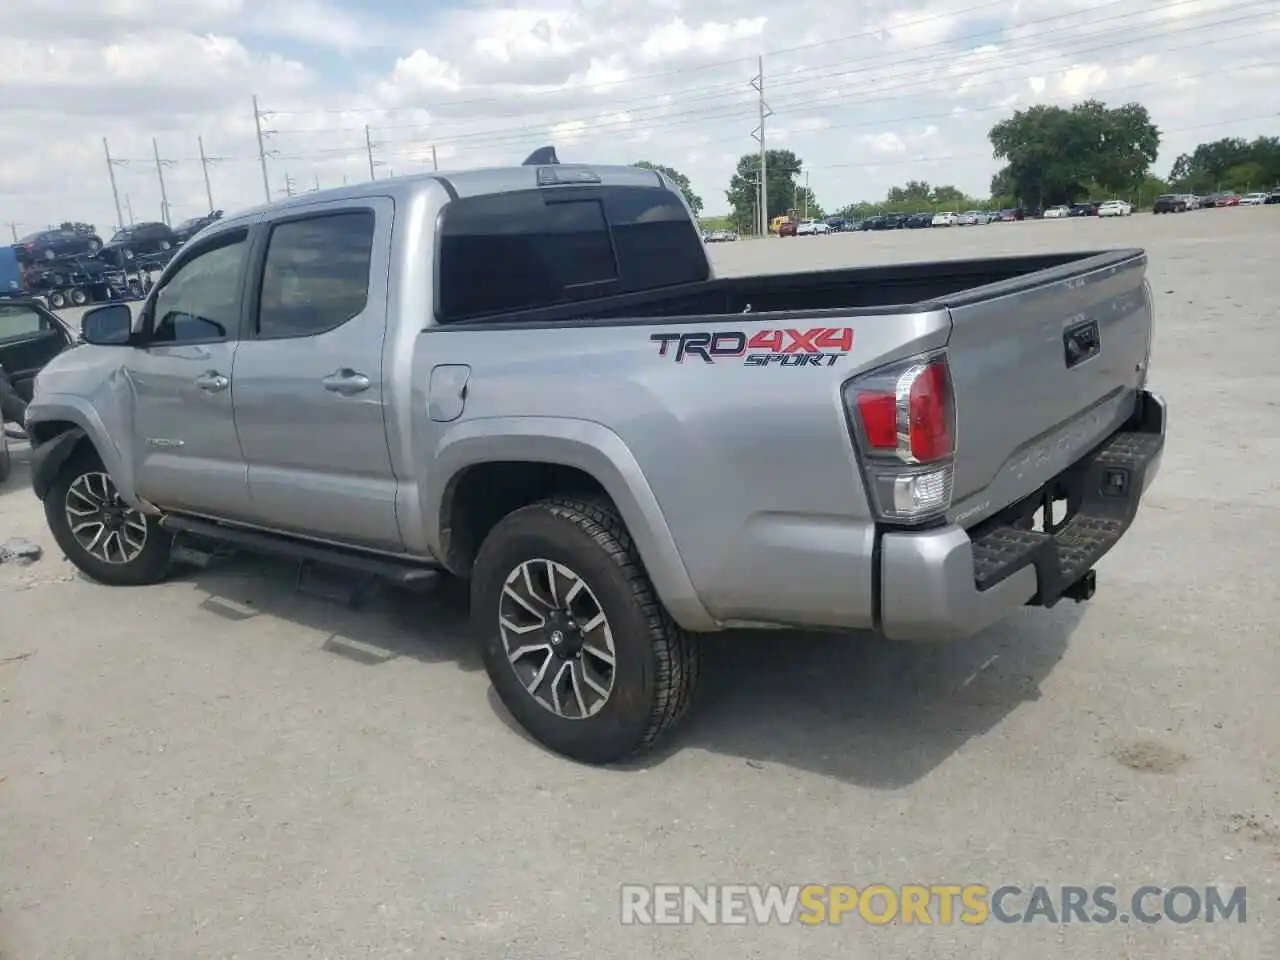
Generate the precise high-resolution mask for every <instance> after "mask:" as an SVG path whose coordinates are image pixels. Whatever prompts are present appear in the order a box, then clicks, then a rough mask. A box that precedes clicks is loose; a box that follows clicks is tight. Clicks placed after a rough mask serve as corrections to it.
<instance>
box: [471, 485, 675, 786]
mask: <svg viewBox="0 0 1280 960" xmlns="http://www.w3.org/2000/svg"><path fill="white" fill-rule="evenodd" d="M471 609H472V619H473V622H474V625H475V628H476V630H477V633H478V635H479V638H480V642H481V645H482V653H483V657H484V664H485V669H486V670H487V671H488V674H489V679H490V680H491V681H492V683H493V686H494V689H495V690H496V691H497V693H498V696H499V697H500V698H501V700H502V702H503V704H504V705H505V706H506V708H507V709H508V710H509V711H510V712H511V714H512V716H513V717H515V719H516V721H517V722H518V723H519V724H520V726H522V727H523V728H524V729H525V730H526V731H528V733H529V734H530V735H532V736H533V737H534V738H535V739H536V740H538V741H539V742H540V743H542V744H543V745H544V746H546V747H548V748H550V749H551V750H554V751H556V752H557V753H560V754H563V755H564V756H567V757H571V758H573V759H575V760H579V761H582V762H585V763H594V764H603V763H612V762H615V761H618V760H623V759H625V758H627V757H629V756H632V755H635V754H638V753H641V752H643V751H645V750H647V749H649V748H650V747H651V746H652V745H653V744H654V743H655V742H656V741H657V740H658V738H659V737H660V736H661V735H662V734H663V733H665V732H667V731H668V730H670V729H671V728H673V727H674V726H675V725H676V723H677V722H678V721H679V720H680V718H681V717H682V716H683V715H684V713H685V711H686V709H687V708H688V706H689V704H690V702H691V700H692V698H693V693H694V689H695V687H696V684H697V679H698V672H699V658H698V646H697V643H696V638H694V637H693V636H691V635H690V634H688V633H686V632H685V631H684V630H682V629H681V628H680V627H679V626H678V625H677V624H676V623H675V622H674V621H673V620H672V619H671V617H670V615H669V614H668V613H667V612H666V610H665V609H663V607H662V604H661V603H660V602H659V600H658V598H657V595H656V593H655V592H654V589H653V585H652V584H651V583H650V582H649V577H648V575H647V574H646V573H645V570H644V567H643V565H642V564H641V562H640V557H639V555H638V553H637V552H636V549H635V546H634V544H633V543H632V542H631V537H630V536H629V535H628V533H627V530H626V527H625V526H624V525H623V523H622V521H621V519H619V517H618V516H617V515H616V514H615V513H614V512H613V510H612V509H611V508H609V507H606V506H602V505H600V504H597V503H593V502H586V501H580V500H576V499H568V498H554V499H550V500H545V501H542V502H541V503H536V504H533V505H532V506H528V507H524V508H522V509H520V510H516V511H515V512H513V513H511V514H509V515H508V516H506V517H505V518H504V519H503V520H501V521H500V522H499V523H498V525H497V526H495V527H494V528H493V530H492V532H490V534H489V536H488V537H487V538H486V539H485V541H484V543H483V544H482V545H481V547H480V554H479V556H478V557H477V559H476V563H475V568H474V570H473V571H472V581H471Z"/></svg>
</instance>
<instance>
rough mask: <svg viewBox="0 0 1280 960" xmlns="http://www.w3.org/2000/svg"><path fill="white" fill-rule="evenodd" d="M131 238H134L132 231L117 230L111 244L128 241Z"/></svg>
mask: <svg viewBox="0 0 1280 960" xmlns="http://www.w3.org/2000/svg"><path fill="white" fill-rule="evenodd" d="M131 236H133V231H132V230H117V231H116V233H115V234H114V235H113V236H112V237H111V242H112V243H115V242H116V241H117V240H128V239H129V238H130V237H131Z"/></svg>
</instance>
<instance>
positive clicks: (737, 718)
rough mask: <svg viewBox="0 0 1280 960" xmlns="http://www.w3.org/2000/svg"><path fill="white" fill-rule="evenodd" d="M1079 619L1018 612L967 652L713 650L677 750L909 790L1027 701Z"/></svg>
mask: <svg viewBox="0 0 1280 960" xmlns="http://www.w3.org/2000/svg"><path fill="white" fill-rule="evenodd" d="M1081 613H1082V608H1081V607H1080V606H1079V605H1077V604H1074V603H1066V604H1063V605H1061V606H1059V607H1056V608H1055V609H1053V610H1051V611H1044V610H1039V611H1031V610H1026V611H1018V612H1016V613H1015V614H1014V615H1013V616H1011V617H1010V618H1009V619H1008V620H1007V621H1005V622H1003V623H1001V624H998V625H996V626H994V627H992V628H991V629H989V630H987V631H985V632H983V633H981V634H979V635H978V636H976V637H972V638H970V639H967V640H961V641H956V642H952V643H945V644H929V645H922V644H909V643H900V642H894V641H888V640H884V639H882V638H880V637H876V636H874V635H872V634H868V633H840V634H835V633H810V632H799V631H797V632H792V631H787V632H778V633H772V632H770V633H759V632H752V633H732V634H728V633H726V634H717V635H713V636H711V637H708V638H706V641H705V642H706V647H705V660H704V671H705V672H704V674H703V683H702V689H701V692H700V696H699V700H698V703H697V704H696V705H695V706H694V708H693V711H692V712H691V714H690V716H689V718H688V720H687V722H686V724H685V725H684V726H683V728H682V729H681V730H680V731H678V732H677V733H676V736H675V738H674V742H672V743H671V744H669V745H667V746H666V747H665V748H662V749H660V750H659V751H658V752H656V753H655V754H653V755H652V756H651V757H649V758H646V759H642V760H641V761H640V762H639V763H638V765H640V766H645V765H650V764H652V763H655V762H661V760H662V759H664V755H665V754H670V753H671V752H674V751H678V750H680V749H683V748H688V747H697V748H701V749H705V750H710V751H712V752H715V753H719V754H727V755H731V756H737V757H742V758H743V759H744V760H745V761H747V762H748V763H749V764H751V765H753V766H754V765H757V764H766V765H769V764H779V765H782V766H786V767H792V768H796V769H800V770H806V771H809V772H812V773H817V774H821V775H823V776H828V777H833V778H836V779H838V780H842V781H846V782H849V783H855V784H857V785H859V786H863V787H869V788H873V789H885V790H892V789H898V788H901V787H905V786H907V785H909V784H911V783H914V782H915V781H917V780H919V779H920V778H922V777H924V776H925V775H927V774H928V773H929V772H930V771H932V770H933V769H934V768H936V767H937V766H939V765H940V764H941V763H943V762H944V761H945V760H946V759H947V758H948V757H949V756H951V755H952V754H953V753H955V752H956V751H957V750H959V749H960V748H961V747H963V746H964V745H965V744H966V743H968V742H969V741H970V740H972V739H974V738H976V737H979V736H981V735H983V734H985V733H987V732H988V731H990V730H992V729H993V728H994V727H996V726H997V725H998V724H999V723H1000V722H1001V721H1002V720H1004V718H1005V717H1006V716H1008V715H1009V714H1010V713H1012V712H1013V711H1014V710H1015V709H1017V707H1018V706H1019V705H1020V704H1022V703H1024V702H1027V701H1033V700H1036V699H1038V698H1039V696H1040V684H1041V682H1042V681H1043V680H1044V679H1045V677H1047V676H1048V675H1049V673H1050V671H1052V670H1053V668H1054V667H1055V666H1056V665H1057V663H1058V661H1059V660H1061V659H1062V657H1063V655H1064V654H1065V652H1066V649H1067V643H1068V639H1069V637H1070V635H1071V633H1072V631H1073V630H1074V629H1075V627H1076V625H1077V624H1078V622H1079V620H1080V617H1081Z"/></svg>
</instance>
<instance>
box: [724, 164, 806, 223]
mask: <svg viewBox="0 0 1280 960" xmlns="http://www.w3.org/2000/svg"><path fill="white" fill-rule="evenodd" d="M801 166H802V163H801V161H800V158H799V157H797V156H796V155H795V154H794V153H792V152H791V151H790V150H769V151H767V152H766V153H765V185H766V186H767V187H768V191H769V199H768V203H769V210H768V212H767V214H766V216H765V223H766V224H767V223H768V222H769V221H770V220H772V219H773V218H774V217H779V216H782V215H783V214H785V213H789V212H790V211H791V210H792V208H793V206H794V204H795V198H796V177H797V176H798V175H799V173H800V168H801ZM759 181H760V154H758V153H748V154H746V155H744V156H743V157H741V158H740V159H739V160H738V168H737V169H736V170H735V171H734V174H733V177H732V178H731V179H730V180H729V189H728V190H726V191H725V197H726V198H727V199H728V201H729V206H730V208H731V209H732V210H733V220H734V223H736V224H737V225H738V229H739V230H742V231H750V230H752V229H753V228H754V227H755V226H756V203H757V200H756V185H757V184H758V183H759Z"/></svg>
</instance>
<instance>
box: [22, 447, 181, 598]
mask: <svg viewBox="0 0 1280 960" xmlns="http://www.w3.org/2000/svg"><path fill="white" fill-rule="evenodd" d="M44 514H45V519H46V520H47V521H48V523H49V530H50V531H51V532H52V533H53V537H54V539H55V540H57V541H58V546H59V547H61V548H62V552H63V553H65V554H66V556H67V559H68V560H70V561H71V562H72V563H74V564H75V565H76V566H77V567H78V568H79V569H80V570H81V571H83V572H84V573H85V574H87V575H88V576H90V577H92V578H93V579H94V580H97V581H98V582H99V583H104V584H107V585H108V586H113V587H132V586H143V585H146V584H150V583H157V582H159V581H160V580H162V579H163V578H164V575H165V572H166V571H167V570H168V568H169V553H170V550H171V549H172V546H173V538H172V536H171V535H170V534H169V532H168V531H167V530H165V529H164V528H163V527H161V526H160V520H159V518H158V517H154V516H149V515H147V514H144V513H142V512H141V511H139V510H135V509H134V508H133V507H130V506H129V505H128V504H127V503H125V502H124V500H123V499H122V498H121V497H120V492H119V491H118V490H117V489H116V485H115V482H114V481H113V480H112V479H111V476H110V475H109V474H108V473H107V472H106V470H105V469H104V468H103V466H102V461H101V460H100V459H99V458H98V455H97V454H96V453H94V452H93V451H81V452H78V453H74V454H72V455H71V457H70V458H69V459H68V460H67V462H66V464H65V465H64V466H63V468H62V471H61V472H60V473H59V474H58V477H57V479H55V480H54V482H53V485H52V486H51V487H50V488H49V491H48V493H47V494H46V495H45V498H44Z"/></svg>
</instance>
